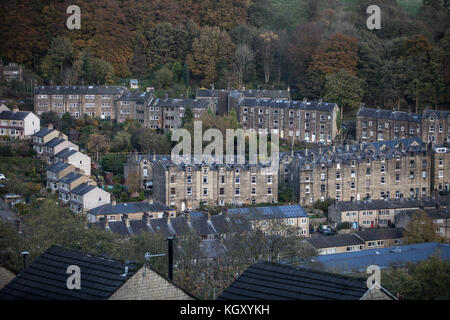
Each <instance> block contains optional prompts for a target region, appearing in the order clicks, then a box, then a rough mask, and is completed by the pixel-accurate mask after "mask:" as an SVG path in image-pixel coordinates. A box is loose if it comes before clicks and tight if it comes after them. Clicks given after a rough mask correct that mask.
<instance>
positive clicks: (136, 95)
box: [117, 91, 153, 103]
mask: <svg viewBox="0 0 450 320" xmlns="http://www.w3.org/2000/svg"><path fill="white" fill-rule="evenodd" d="M152 97H153V94H152V93H151V92H138V91H126V92H125V93H124V94H122V95H121V96H120V97H119V98H118V99H117V100H118V101H136V103H145V102H148V101H149V100H151V99H152Z"/></svg>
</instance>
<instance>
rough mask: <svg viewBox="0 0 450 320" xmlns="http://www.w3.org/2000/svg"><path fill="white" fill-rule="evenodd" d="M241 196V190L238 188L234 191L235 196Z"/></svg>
mask: <svg viewBox="0 0 450 320" xmlns="http://www.w3.org/2000/svg"><path fill="white" fill-rule="evenodd" d="M240 194H241V190H240V189H239V188H236V189H235V195H237V196H239V195H240Z"/></svg>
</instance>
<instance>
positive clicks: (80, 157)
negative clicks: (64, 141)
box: [54, 147, 91, 177]
mask: <svg viewBox="0 0 450 320" xmlns="http://www.w3.org/2000/svg"><path fill="white" fill-rule="evenodd" d="M59 162H63V163H70V164H71V165H73V166H74V167H76V168H79V169H81V170H82V171H83V173H84V174H85V175H86V176H88V177H89V176H90V175H91V157H89V156H87V155H85V154H83V153H81V152H79V151H78V150H76V149H75V148H74V147H68V148H65V149H64V150H62V151H61V152H59V153H57V154H56V155H55V157H54V163H59Z"/></svg>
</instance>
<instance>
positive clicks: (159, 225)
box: [150, 218, 175, 238]
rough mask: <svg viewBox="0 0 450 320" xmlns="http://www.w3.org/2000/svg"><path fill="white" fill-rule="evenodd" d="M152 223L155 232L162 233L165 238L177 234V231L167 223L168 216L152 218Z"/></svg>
mask: <svg viewBox="0 0 450 320" xmlns="http://www.w3.org/2000/svg"><path fill="white" fill-rule="evenodd" d="M150 225H151V227H152V229H153V231H154V232H155V233H158V234H160V235H162V236H163V237H164V238H167V237H173V236H175V233H174V232H173V231H172V230H171V229H169V226H168V225H167V218H163V219H150Z"/></svg>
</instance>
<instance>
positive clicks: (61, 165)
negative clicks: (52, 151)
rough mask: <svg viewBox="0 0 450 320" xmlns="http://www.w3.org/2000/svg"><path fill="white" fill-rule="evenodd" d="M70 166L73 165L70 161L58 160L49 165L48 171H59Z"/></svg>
mask: <svg viewBox="0 0 450 320" xmlns="http://www.w3.org/2000/svg"><path fill="white" fill-rule="evenodd" d="M70 166H71V164H70V163H63V162H57V163H54V164H52V165H51V166H50V167H48V168H47V171H50V172H54V173H58V172H61V171H62V170H64V169H66V168H68V167H70Z"/></svg>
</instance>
